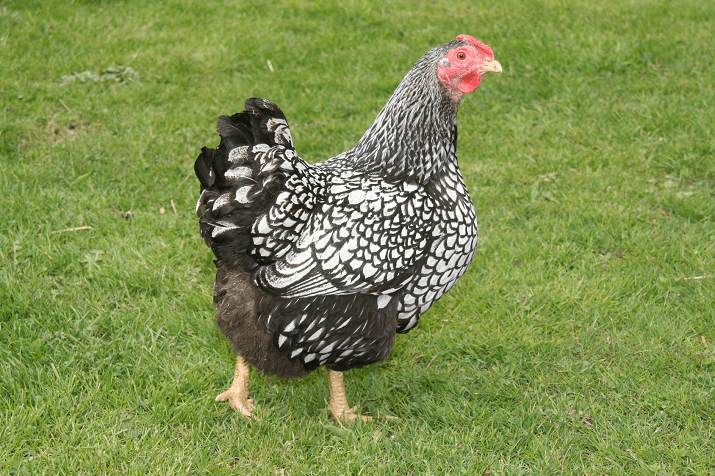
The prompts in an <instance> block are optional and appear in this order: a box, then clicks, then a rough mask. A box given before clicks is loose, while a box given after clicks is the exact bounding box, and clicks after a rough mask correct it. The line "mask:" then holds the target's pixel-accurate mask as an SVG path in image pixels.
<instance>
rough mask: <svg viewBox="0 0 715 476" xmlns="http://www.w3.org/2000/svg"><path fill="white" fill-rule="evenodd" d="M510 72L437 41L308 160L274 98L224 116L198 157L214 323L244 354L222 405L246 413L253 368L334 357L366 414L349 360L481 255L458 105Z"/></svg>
mask: <svg viewBox="0 0 715 476" xmlns="http://www.w3.org/2000/svg"><path fill="white" fill-rule="evenodd" d="M501 70H502V68H501V65H500V64H499V62H498V61H496V60H495V59H494V54H493V52H492V50H491V48H489V47H488V46H487V45H485V44H484V43H482V42H481V41H479V40H476V39H475V38H473V37H471V36H468V35H460V36H458V37H457V39H456V40H452V41H450V42H449V43H446V44H445V45H442V46H440V47H437V48H434V49H432V50H431V51H429V52H428V53H426V54H425V55H424V56H422V58H421V59H420V60H419V61H418V62H417V63H416V64H415V65H414V67H413V68H412V69H411V70H410V71H409V72H408V73H407V75H406V76H405V78H404V79H403V80H402V82H401V83H400V84H399V86H398V87H397V89H396V90H395V92H394V94H393V95H392V97H391V98H390V99H389V100H388V102H387V104H386V105H385V107H384V108H383V109H382V111H381V112H380V113H379V114H378V116H377V118H376V119H375V122H374V123H373V124H372V126H370V128H369V129H368V130H367V132H365V134H364V135H363V136H362V138H361V139H360V140H359V142H358V143H357V145H355V147H353V148H352V149H350V150H348V151H346V152H343V153H341V154H339V155H337V156H335V157H333V158H331V159H327V160H325V161H323V162H320V163H317V164H313V165H311V164H309V163H307V162H305V161H304V160H302V159H301V158H299V157H298V155H297V153H296V151H295V149H294V147H293V140H292V138H291V133H290V130H289V128H288V123H287V121H286V118H285V116H284V114H283V112H281V110H280V109H279V108H278V106H276V105H275V104H274V103H273V102H271V101H269V100H265V99H256V98H253V99H248V100H247V101H246V106H245V109H246V110H245V111H244V112H242V113H238V114H234V115H233V116H221V117H220V118H219V121H218V132H219V134H220V136H221V142H220V144H219V146H218V148H216V149H209V148H206V147H204V148H203V149H202V152H201V155H199V157H198V159H197V160H196V164H195V171H196V175H197V177H198V179H199V181H200V182H201V196H200V198H199V200H198V203H197V208H196V213H197V215H198V217H199V218H200V227H201V235H202V236H203V238H204V240H205V241H206V244H207V245H208V246H209V247H210V248H211V250H212V251H213V253H214V254H215V256H216V261H215V263H216V267H217V274H216V283H215V285H214V303H215V305H216V307H217V309H218V317H217V325H218V327H219V328H220V329H221V330H222V331H223V333H224V334H225V336H226V337H227V338H228V339H229V340H230V341H231V343H232V344H233V348H234V350H235V351H236V354H237V355H238V357H237V361H236V372H235V376H234V381H233V384H232V385H231V387H230V388H229V389H228V390H227V391H226V392H223V393H221V394H220V395H219V396H218V397H217V398H216V400H217V401H225V400H228V401H229V404H230V405H231V407H232V408H234V409H235V410H237V411H240V412H241V413H243V414H244V415H245V416H247V417H251V416H252V412H253V410H254V408H255V407H254V404H253V401H252V400H251V399H249V398H248V389H249V388H248V382H249V364H250V365H251V366H253V367H255V368H257V369H258V370H260V371H262V372H264V373H265V374H271V375H278V376H280V377H297V376H301V375H306V374H307V373H309V372H311V371H312V370H315V369H316V368H318V367H320V366H325V367H326V368H327V369H328V381H329V389H330V403H329V408H328V410H329V412H330V413H331V414H332V415H333V416H334V417H335V418H337V419H338V420H341V421H350V420H354V419H355V418H357V417H358V414H357V413H356V412H355V409H354V408H351V407H350V406H349V405H348V403H347V400H346V398H345V389H344V384H343V374H342V372H344V371H346V370H348V369H352V368H357V367H362V366H365V365H367V364H371V363H375V362H380V361H382V360H384V359H385V358H387V357H388V355H389V353H390V349H391V348H392V345H393V343H394V340H395V334H396V333H406V332H408V331H409V330H410V329H412V328H414V327H415V326H416V325H417V322H418V320H419V317H420V315H421V314H423V313H424V312H425V311H427V309H429V308H430V306H432V305H433V304H434V303H435V301H437V300H438V299H439V298H440V297H441V296H442V295H444V293H446V292H447V291H448V290H449V289H450V288H451V287H452V286H453V285H454V283H455V282H457V280H458V279H459V278H460V277H461V276H462V275H463V274H464V272H465V271H466V269H467V267H468V266H469V264H470V262H471V260H472V257H473V256H474V252H475V250H476V247H477V219H476V215H475V211H474V206H473V204H472V201H471V199H470V197H469V194H468V192H467V188H466V186H465V184H464V180H463V179H462V175H461V173H460V170H459V165H458V163H457V155H456V148H457V126H456V115H457V109H458V106H459V103H460V101H461V99H462V95H463V94H465V93H470V92H472V91H474V90H475V89H476V88H477V86H479V83H480V81H481V79H482V77H483V75H484V74H485V73H487V72H490V71H491V72H501ZM363 418H366V417H363Z"/></svg>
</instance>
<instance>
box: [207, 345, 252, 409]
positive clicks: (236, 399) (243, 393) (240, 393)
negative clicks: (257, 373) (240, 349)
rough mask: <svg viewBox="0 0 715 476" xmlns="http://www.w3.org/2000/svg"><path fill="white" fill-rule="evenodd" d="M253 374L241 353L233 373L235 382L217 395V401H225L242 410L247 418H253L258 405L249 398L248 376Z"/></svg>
mask: <svg viewBox="0 0 715 476" xmlns="http://www.w3.org/2000/svg"><path fill="white" fill-rule="evenodd" d="M250 375H251V369H250V367H249V366H248V362H246V361H245V360H244V359H243V357H241V356H240V355H239V356H238V357H237V358H236V373H235V374H234V375H233V383H232V384H231V388H229V389H228V390H226V391H225V392H223V393H222V394H220V395H219V396H218V397H216V401H217V402H225V401H226V400H228V404H229V405H230V406H231V408H233V409H234V410H236V411H239V412H241V413H242V414H243V415H244V416H245V417H247V418H253V414H252V412H253V410H255V409H256V406H255V405H254V404H253V400H252V399H250V398H248V378H249V376H250Z"/></svg>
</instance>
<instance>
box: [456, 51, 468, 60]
mask: <svg viewBox="0 0 715 476" xmlns="http://www.w3.org/2000/svg"><path fill="white" fill-rule="evenodd" d="M466 57H467V55H465V54H464V53H461V52H460V53H457V58H459V59H461V60H463V59H464V58H466Z"/></svg>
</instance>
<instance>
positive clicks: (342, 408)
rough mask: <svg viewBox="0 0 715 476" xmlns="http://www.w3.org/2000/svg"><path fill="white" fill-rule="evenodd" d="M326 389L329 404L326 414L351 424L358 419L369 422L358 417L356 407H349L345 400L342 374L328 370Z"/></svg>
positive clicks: (368, 418) (366, 418) (367, 418)
mask: <svg viewBox="0 0 715 476" xmlns="http://www.w3.org/2000/svg"><path fill="white" fill-rule="evenodd" d="M328 387H330V404H329V405H328V412H330V414H331V415H333V416H334V417H335V418H336V419H337V420H339V421H343V422H351V421H353V420H355V419H356V418H358V417H360V418H362V419H363V420H365V421H368V420H371V418H370V417H367V416H362V415H358V414H356V413H355V409H356V408H357V407H352V408H351V407H350V406H349V405H348V399H347V398H345V381H344V379H343V373H342V372H336V371H334V370H328Z"/></svg>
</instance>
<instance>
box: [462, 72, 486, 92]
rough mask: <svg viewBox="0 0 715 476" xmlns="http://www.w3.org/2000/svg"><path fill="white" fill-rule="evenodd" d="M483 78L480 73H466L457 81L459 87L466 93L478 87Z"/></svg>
mask: <svg viewBox="0 0 715 476" xmlns="http://www.w3.org/2000/svg"><path fill="white" fill-rule="evenodd" d="M481 80H482V77H481V76H480V75H479V74H478V73H469V74H465V75H464V76H462V79H460V80H459V83H457V89H459V91H460V92H462V93H464V94H467V93H471V92H473V91H474V90H475V89H477V86H479V82H480V81H481Z"/></svg>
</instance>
